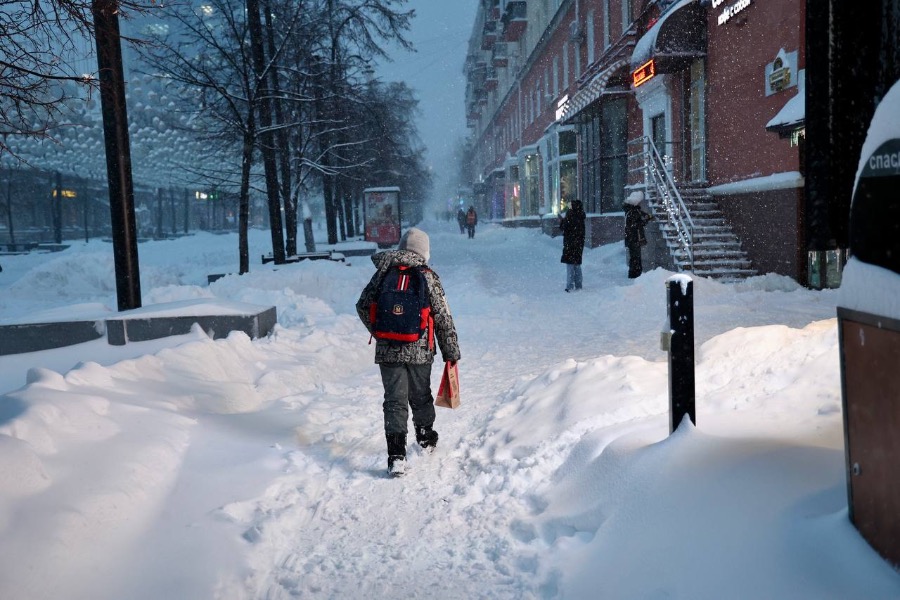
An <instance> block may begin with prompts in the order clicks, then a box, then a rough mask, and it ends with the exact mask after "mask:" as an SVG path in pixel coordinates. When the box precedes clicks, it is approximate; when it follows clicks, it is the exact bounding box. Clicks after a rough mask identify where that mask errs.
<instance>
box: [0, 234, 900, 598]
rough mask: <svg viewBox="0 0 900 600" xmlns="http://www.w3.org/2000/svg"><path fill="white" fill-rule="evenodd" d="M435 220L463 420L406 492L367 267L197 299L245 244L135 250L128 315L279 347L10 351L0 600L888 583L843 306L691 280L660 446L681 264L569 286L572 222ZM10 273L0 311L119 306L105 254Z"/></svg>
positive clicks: (849, 589)
mask: <svg viewBox="0 0 900 600" xmlns="http://www.w3.org/2000/svg"><path fill="white" fill-rule="evenodd" d="M423 227H424V228H425V229H426V230H427V231H428V232H429V234H430V236H431V254H432V260H431V265H432V267H433V268H434V269H435V270H436V272H437V273H438V274H439V275H440V277H441V281H442V282H443V284H444V287H445V289H446V292H447V298H448V301H449V303H450V306H451V309H452V311H453V315H454V317H455V319H456V323H457V327H458V330H459V336H460V346H461V349H462V360H461V361H460V380H461V389H462V406H461V407H460V408H459V409H457V410H455V411H450V410H446V409H439V412H438V414H437V422H436V429H437V431H438V432H439V433H440V436H441V437H440V441H439V444H438V449H437V451H436V453H435V454H434V455H432V456H424V455H423V454H421V453H420V452H419V451H418V449H417V448H416V447H415V445H414V444H410V447H409V450H408V452H409V463H410V464H409V473H408V474H407V475H406V477H405V478H403V479H400V480H392V479H389V478H387V477H386V475H385V466H386V448H385V442H384V436H383V423H382V414H381V401H382V386H381V382H380V378H379V375H378V369H377V367H376V366H375V365H374V364H373V362H372V359H373V347H372V346H370V345H368V343H367V342H368V337H369V336H368V334H367V332H366V331H365V329H364V328H363V326H362V324H361V323H360V322H359V320H358V318H357V317H356V314H355V310H354V304H355V302H356V299H357V297H358V295H359V292H360V290H361V289H362V287H363V285H364V284H365V283H366V281H368V279H369V277H370V276H371V274H372V272H373V267H372V264H371V262H370V261H369V260H368V258H351V259H350V260H349V263H350V264H349V265H348V264H345V263H336V262H329V261H316V262H312V263H310V262H305V263H299V264H295V265H285V266H278V267H276V266H273V265H271V264H269V265H265V266H263V265H261V264H260V263H259V261H258V259H256V260H254V261H253V264H252V272H251V273H250V274H248V275H244V276H242V277H235V276H232V277H225V278H223V279H220V280H218V281H216V282H215V283H214V284H212V285H206V276H207V275H208V274H210V273H228V272H233V271H234V269H235V266H236V263H237V256H236V246H237V242H236V236H234V235H210V234H202V233H198V234H196V235H194V236H191V237H187V238H182V239H179V240H173V241H163V242H146V243H142V244H140V261H141V287H142V290H143V294H144V298H143V303H144V306H145V308H147V309H148V310H150V308H151V307H153V306H157V308H158V305H160V304H165V303H170V302H178V303H184V302H187V301H202V303H207V304H214V303H217V302H227V303H234V302H239V303H250V304H256V305H260V306H276V307H277V310H278V322H279V325H278V327H277V329H276V331H275V333H274V334H273V335H272V336H271V337H269V338H267V339H262V340H257V341H251V340H249V339H248V338H247V337H246V336H244V335H242V334H236V335H232V336H231V337H229V338H228V339H223V340H217V341H211V340H209V339H207V338H206V336H205V335H204V334H203V332H201V331H195V332H194V333H192V334H190V335H186V336H181V337H178V338H171V339H166V340H161V341H158V342H143V343H131V344H128V345H126V346H123V347H112V346H108V345H107V344H106V343H105V342H104V341H98V342H91V343H87V344H81V345H79V346H75V347H72V348H67V349H60V350H55V351H46V352H37V353H32V354H26V355H19V356H7V357H0V598H4V599H5V598H10V599H13V598H14V599H16V600H32V599H34V600H37V599H45V598H53V599H54V600H81V599H85V600H87V599H90V600H121V599H123V598H127V599H128V600H159V599H161V598H167V599H168V598H173V599H182V598H183V599H192V600H193V599H195V598H203V599H207V598H209V599H227V600H234V599H263V598H265V599H269V600H287V599H289V598H297V597H300V598H314V599H318V598H341V599H342V598H385V597H403V598H429V599H434V600H456V599H459V600H469V599H471V598H486V599H511V600H512V599H515V600H520V599H522V598H546V599H552V598H563V599H576V598H577V599H580V598H615V599H616V600H620V599H625V600H627V599H632V598H633V599H641V600H644V599H647V598H691V599H695V598H696V599H701V598H702V599H706V598H709V599H712V598H715V599H720V598H729V599H735V598H737V599H740V598H753V599H755V598H767V599H769V600H781V599H784V600H794V599H796V598H816V599H817V600H821V599H831V598H833V599H836V600H837V599H841V600H843V599H846V598H867V599H873V598H874V599H888V598H898V597H900V574H898V573H897V572H895V571H894V570H893V569H891V568H890V567H889V566H888V565H887V564H886V563H885V562H884V561H882V560H881V559H880V558H879V557H878V556H877V555H876V554H875V552H874V551H873V550H872V549H871V548H869V547H868V546H867V545H866V544H865V543H864V542H863V540H862V539H861V538H860V536H859V535H858V534H857V532H856V530H855V529H854V528H853V527H852V526H851V524H850V523H849V520H848V518H847V505H846V501H847V498H846V484H845V477H844V453H843V444H842V439H843V436H842V434H843V426H842V419H841V396H840V375H839V373H840V369H839V367H838V365H839V362H838V337H837V328H836V323H835V318H834V315H835V305H836V302H837V300H838V298H839V293H838V292H835V291H818V292H817V291H810V290H806V289H803V288H800V287H799V286H797V284H796V283H794V282H793V281H792V280H790V279H787V278H784V277H779V276H774V275H768V276H763V277H756V278H753V279H751V280H748V281H746V282H743V283H740V284H727V285H726V284H719V283H716V282H712V281H707V280H696V281H695V288H696V289H695V294H696V300H695V315H696V323H697V334H696V340H695V341H696V347H697V418H698V424H697V427H696V428H694V427H690V426H683V429H680V430H679V431H678V433H677V435H675V436H672V437H667V434H668V396H667V387H668V386H667V362H666V355H665V353H663V352H661V351H660V349H659V332H660V330H661V329H662V328H663V327H664V325H665V312H666V311H665V281H666V280H667V279H668V278H669V277H670V275H671V274H670V273H667V272H665V271H661V270H657V271H652V272H649V273H646V274H644V275H643V276H642V277H640V278H639V279H637V280H629V279H628V278H627V276H626V261H625V254H624V248H623V246H622V245H621V244H613V245H610V246H604V247H601V248H596V249H593V250H586V251H585V264H584V271H585V278H584V281H585V289H584V291H582V292H579V293H575V294H566V293H564V292H563V287H564V283H565V269H564V266H563V265H562V264H560V262H559V257H560V254H561V246H562V243H561V239H560V238H550V237H548V236H545V235H541V234H540V233H539V232H537V231H535V230H510V229H505V228H501V227H499V226H496V227H495V226H493V225H484V226H481V227H479V230H478V232H477V233H476V236H475V239H473V240H469V239H467V237H466V236H464V235H460V234H459V229H458V227H457V226H456V224H455V223H443V222H442V223H436V222H428V223H425V224H424V225H423ZM319 233H320V234H321V233H323V232H322V231H321V230H320V232H319ZM268 238H269V236H268V233H267V232H264V231H252V232H251V238H250V240H251V252H250V255H251V256H252V257H259V256H260V255H261V254H263V253H265V252H267V251H268V249H269V248H268V244H269V243H270V240H269V239H268ZM357 244H359V243H358V242H357ZM0 260H2V264H3V271H2V273H0V322H4V321H6V322H9V321H18V320H21V319H24V318H26V317H31V318H37V317H39V316H40V314H39V313H41V312H42V311H49V312H44V314H45V315H46V314H53V315H55V316H56V317H57V318H59V315H61V314H62V313H63V312H66V313H68V314H69V315H70V316H72V317H84V316H86V315H89V314H91V315H94V316H96V315H98V314H104V313H107V314H108V312H110V311H111V310H112V308H111V307H114V306H115V293H114V284H113V281H112V277H113V276H112V268H111V266H112V252H111V246H110V245H109V244H108V243H104V242H101V241H99V240H92V241H91V242H90V243H89V244H84V243H83V242H76V243H75V244H74V245H73V247H72V248H70V249H69V250H66V251H64V252H61V253H58V254H49V255H47V254H37V253H32V254H29V255H21V256H3V257H0ZM895 278H896V277H895ZM229 305H230V304H229ZM179 306H180V307H182V308H183V306H184V305H183V304H179ZM438 376H439V369H437V368H435V369H434V371H433V373H432V384H433V385H436V383H437V378H438Z"/></svg>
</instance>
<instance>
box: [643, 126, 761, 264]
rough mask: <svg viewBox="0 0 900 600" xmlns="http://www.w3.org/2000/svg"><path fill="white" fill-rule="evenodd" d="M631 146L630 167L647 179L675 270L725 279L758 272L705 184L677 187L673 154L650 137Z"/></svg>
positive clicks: (653, 209) (646, 188)
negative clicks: (670, 156)
mask: <svg viewBox="0 0 900 600" xmlns="http://www.w3.org/2000/svg"><path fill="white" fill-rule="evenodd" d="M629 146H631V147H632V152H630V153H629V170H630V171H631V172H632V175H635V174H637V175H639V176H640V178H641V179H642V180H643V183H644V185H643V189H644V194H645V197H646V198H647V201H648V204H649V206H650V210H651V212H652V213H653V216H654V217H656V220H657V222H658V223H659V228H660V232H661V233H662V236H663V238H664V239H665V242H666V247H667V248H668V250H669V254H670V256H671V257H672V261H673V263H674V266H675V269H676V270H677V271H679V272H684V273H693V274H695V275H700V276H702V277H709V278H712V279H717V280H720V281H735V280H740V279H744V278H746V277H750V276H752V275H756V274H757V272H756V270H755V269H754V268H753V265H752V263H751V261H750V258H749V257H748V256H747V253H746V252H745V251H744V250H743V249H742V248H741V242H740V240H739V239H738V237H737V236H736V235H735V234H734V231H733V230H732V228H731V225H729V223H728V222H727V221H726V220H725V215H724V214H723V213H722V211H721V209H720V208H719V205H718V204H717V203H716V202H715V200H713V198H712V196H711V195H710V194H709V192H708V191H706V188H705V186H703V185H695V184H680V185H676V184H675V180H674V178H673V177H672V173H671V168H670V165H669V161H668V157H667V156H665V155H663V154H660V152H659V150H658V149H657V148H656V146H655V145H654V143H653V141H652V140H651V139H650V138H649V137H642V138H638V139H636V140H632V141H631V142H629ZM632 187H634V186H632Z"/></svg>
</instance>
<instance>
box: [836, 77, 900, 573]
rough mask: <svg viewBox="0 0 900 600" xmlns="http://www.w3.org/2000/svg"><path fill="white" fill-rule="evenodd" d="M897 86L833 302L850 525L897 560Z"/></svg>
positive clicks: (869, 151)
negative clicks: (836, 321) (837, 291)
mask: <svg viewBox="0 0 900 600" xmlns="http://www.w3.org/2000/svg"><path fill="white" fill-rule="evenodd" d="M898 190H900V85H898V84H895V85H894V86H893V88H891V90H890V91H889V92H888V94H887V95H886V96H885V98H884V100H882V102H881V104H879V106H878V108H877V109H876V111H875V115H874V116H873V118H872V122H871V124H870V126H869V132H868V135H867V137H866V142H865V144H864V145H863V149H862V153H861V156H860V163H859V167H858V169H857V178H856V182H855V185H854V192H853V200H852V205H851V209H850V254H851V258H850V260H849V261H848V262H847V266H846V267H845V269H844V273H843V280H842V282H841V287H840V292H839V293H840V297H839V301H838V309H837V316H838V335H839V344H840V364H841V391H842V398H843V409H844V450H845V458H846V469H847V500H848V509H849V517H850V520H851V522H852V523H853V524H854V525H855V526H856V528H857V529H858V530H859V532H860V534H861V535H862V536H863V537H864V538H865V539H866V540H867V541H868V542H869V544H871V546H872V547H873V548H874V549H875V550H876V551H877V552H878V553H879V554H881V555H882V556H883V557H884V558H885V559H887V560H888V561H889V562H891V563H893V564H895V565H896V564H900V519H898V518H897V515H900V478H898V477H897V473H898V472H900V194H898Z"/></svg>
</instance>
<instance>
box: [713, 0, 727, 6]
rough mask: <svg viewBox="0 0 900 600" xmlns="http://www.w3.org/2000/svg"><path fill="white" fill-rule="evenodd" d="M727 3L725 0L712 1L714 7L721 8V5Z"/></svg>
mask: <svg viewBox="0 0 900 600" xmlns="http://www.w3.org/2000/svg"><path fill="white" fill-rule="evenodd" d="M723 2H725V0H712V7H713V8H719V5H720V4H722V3H723Z"/></svg>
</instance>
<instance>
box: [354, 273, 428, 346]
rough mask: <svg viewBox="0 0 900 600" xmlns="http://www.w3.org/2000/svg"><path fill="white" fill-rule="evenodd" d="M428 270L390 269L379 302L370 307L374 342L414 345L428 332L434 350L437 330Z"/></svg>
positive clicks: (380, 290)
mask: <svg viewBox="0 0 900 600" xmlns="http://www.w3.org/2000/svg"><path fill="white" fill-rule="evenodd" d="M425 270H426V269H425V268H423V267H409V266H405V265H395V266H393V267H391V268H390V269H388V271H387V273H386V274H385V276H384V279H382V280H381V286H380V287H379V288H378V297H377V299H376V300H375V302H373V303H372V304H370V305H369V322H370V323H371V324H372V335H373V336H375V338H377V339H379V340H388V341H391V342H398V343H411V342H416V341H418V340H419V338H421V337H422V335H423V334H424V333H425V332H426V330H427V331H428V338H429V339H428V347H429V348H432V347H433V344H434V342H433V340H434V332H433V330H434V327H433V325H432V324H433V319H432V317H431V303H430V302H429V300H428V284H427V282H426V281H425V274H424V271H425Z"/></svg>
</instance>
